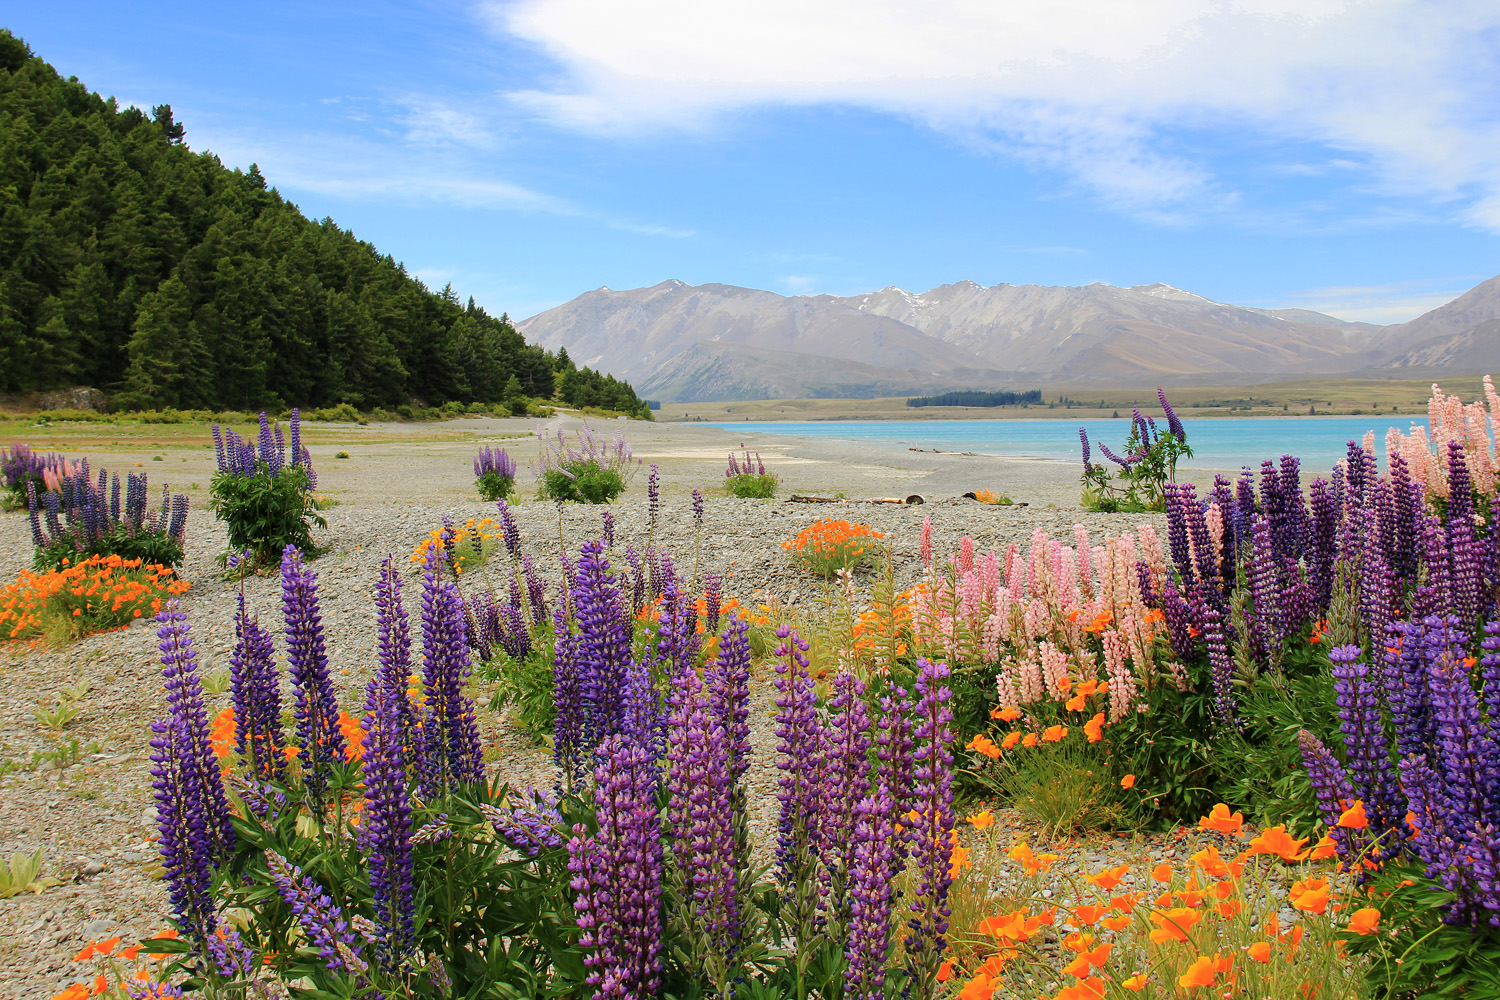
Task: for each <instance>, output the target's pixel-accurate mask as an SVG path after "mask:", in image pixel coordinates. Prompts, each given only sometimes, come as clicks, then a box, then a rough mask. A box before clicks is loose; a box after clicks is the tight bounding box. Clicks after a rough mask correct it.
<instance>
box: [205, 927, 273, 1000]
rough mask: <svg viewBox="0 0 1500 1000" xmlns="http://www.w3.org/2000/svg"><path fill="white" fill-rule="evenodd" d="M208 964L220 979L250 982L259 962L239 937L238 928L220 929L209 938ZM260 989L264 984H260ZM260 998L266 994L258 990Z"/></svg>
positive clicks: (207, 949) (206, 949)
mask: <svg viewBox="0 0 1500 1000" xmlns="http://www.w3.org/2000/svg"><path fill="white" fill-rule="evenodd" d="M204 950H205V951H206V952H207V958H208V961H209V964H210V965H212V966H213V969H214V971H215V972H216V973H218V975H219V978H220V979H224V980H227V981H229V982H252V981H253V980H254V978H255V970H256V968H257V967H258V966H259V964H260V962H259V960H258V958H257V956H256V954H255V949H253V948H251V947H250V945H249V944H247V943H246V942H245V939H244V938H243V937H241V936H240V932H239V929H238V928H235V927H226V928H221V930H220V932H219V933H217V934H214V935H212V936H210V937H209V939H208V941H207V946H206V948H205V949H204ZM260 985H261V987H263V986H264V984H260ZM257 992H258V994H259V995H260V996H266V993H264V992H262V991H260V990H258V991H257Z"/></svg>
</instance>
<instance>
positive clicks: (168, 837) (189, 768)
mask: <svg viewBox="0 0 1500 1000" xmlns="http://www.w3.org/2000/svg"><path fill="white" fill-rule="evenodd" d="M151 762H152V763H151V777H152V786H153V787H154V788H155V790H156V791H155V796H154V798H155V800H156V812H157V820H156V823H157V831H158V833H159V834H160V839H159V840H158V841H157V845H156V846H157V850H158V851H160V852H161V858H162V866H163V868H164V869H165V871H166V882H167V892H168V895H169V898H170V899H171V904H172V912H173V914H175V916H176V918H177V926H178V927H179V928H180V929H181V930H182V932H183V934H184V935H185V936H186V937H187V938H188V939H189V940H190V941H192V942H193V943H194V945H195V946H196V947H198V948H200V949H201V948H203V947H204V945H205V942H206V941H207V940H208V938H209V937H211V936H212V935H213V933H214V931H215V930H216V929H217V928H218V915H217V911H216V909H215V907H214V901H213V896H212V889H213V874H212V868H213V866H214V863H215V859H216V857H217V852H216V850H215V848H214V838H213V835H212V834H211V833H210V827H211V825H212V820H211V809H210V807H209V805H208V802H207V796H208V793H207V791H206V789H205V787H204V784H203V774H202V769H201V768H200V767H199V766H198V762H197V760H196V759H195V756H194V754H193V745H192V739H191V737H190V736H189V734H188V731H187V726H186V725H185V724H184V723H183V720H181V719H179V718H177V717H176V716H168V717H167V718H166V719H157V720H155V721H153V722H152V723H151Z"/></svg>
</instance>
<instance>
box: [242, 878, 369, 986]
mask: <svg viewBox="0 0 1500 1000" xmlns="http://www.w3.org/2000/svg"><path fill="white" fill-rule="evenodd" d="M265 858H266V868H267V869H268V870H269V871H270V873H271V882H272V884H274V885H275V887H276V891H277V893H278V894H279V895H280V896H281V898H282V900H283V901H284V902H285V903H286V905H287V906H288V907H290V908H291V911H292V914H293V915H294V916H295V917H296V918H297V922H298V923H299V924H301V925H302V930H303V933H305V934H306V935H307V938H308V940H309V941H310V942H311V943H312V945H313V947H315V948H317V949H318V954H319V956H321V957H322V959H323V962H324V964H326V965H327V966H328V968H329V970H330V971H333V972H339V971H344V972H348V973H350V974H351V975H354V976H361V975H362V974H363V973H365V972H366V971H368V969H369V966H368V965H366V964H365V962H364V959H363V958H362V957H361V955H360V952H361V950H362V948H361V945H360V942H359V940H358V938H357V937H356V936H355V935H354V933H353V932H352V931H351V930H350V928H349V922H348V921H347V920H345V919H344V911H343V908H342V907H340V906H337V905H335V904H334V902H333V899H332V898H331V897H330V896H329V895H328V893H327V892H325V891H323V887H322V886H320V885H318V883H317V882H315V881H313V879H311V878H310V877H308V876H306V875H304V874H302V869H301V868H300V867H298V866H297V865H294V864H292V863H291V862H290V861H288V860H287V859H286V858H285V857H283V856H282V855H280V854H278V853H277V852H276V851H266V852H265Z"/></svg>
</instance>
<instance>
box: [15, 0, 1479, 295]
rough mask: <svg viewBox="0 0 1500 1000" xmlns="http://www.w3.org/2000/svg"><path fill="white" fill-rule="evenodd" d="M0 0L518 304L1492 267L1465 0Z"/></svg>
mask: <svg viewBox="0 0 1500 1000" xmlns="http://www.w3.org/2000/svg"><path fill="white" fill-rule="evenodd" d="M7 6H8V7H9V10H6V11H5V12H4V14H3V17H0V24H3V25H4V26H6V27H9V28H10V29H11V30H13V31H15V32H16V33H17V34H19V35H21V36H22V37H23V38H25V39H26V40H27V41H28V42H29V43H30V44H31V46H32V48H33V49H34V50H35V51H36V52H37V53H38V54H39V55H41V56H42V57H43V58H45V59H47V60H49V61H50V62H51V63H53V65H55V66H56V67H57V68H58V70H59V71H60V72H62V73H63V74H64V75H76V76H78V77H79V78H80V79H81V80H82V81H83V82H84V83H85V84H87V85H88V86H89V87H90V88H92V89H94V90H97V91H99V92H101V93H104V94H106V95H110V94H112V95H115V96H117V97H118V98H120V99H121V100H122V101H127V102H133V103H136V104H140V105H142V106H144V107H150V106H151V105H153V104H158V103H170V104H171V105H172V106H173V109H174V111H175V112H176V115H177V118H178V120H179V121H181V122H183V123H184V124H185V125H186V126H187V140H188V143H189V145H191V146H192V147H193V148H194V149H197V150H204V149H208V150H212V151H213V152H215V153H217V154H218V155H219V156H220V157H221V158H222V159H223V160H224V161H225V163H227V164H229V165H231V166H240V167H248V165H249V164H250V163H252V162H256V163H258V164H260V167H261V170H262V172H263V173H264V174H265V175H266V177H267V178H268V179H269V180H270V182H271V183H272V184H274V185H276V186H277V187H278V188H279V189H280V190H281V192H282V193H283V194H284V195H286V196H287V197H288V198H290V199H291V200H293V201H295V202H296V203H297V204H298V205H299V206H301V208H302V209H303V211H304V212H306V213H307V214H308V215H310V216H314V217H318V218H321V217H323V216H331V217H332V218H333V219H334V220H335V221H337V222H338V223H339V224H340V225H343V226H345V227H347V228H350V229H352V230H353V231H354V232H355V233H357V234H358V235H359V236H361V237H362V238H364V239H367V240H370V241H371V242H373V243H374V244H375V245H376V246H377V247H378V248H379V249H380V250H381V251H382V252H387V253H390V254H392V255H394V256H395V257H396V258H398V259H400V260H404V261H405V262H406V263H407V266H408V267H409V268H410V269H411V270H412V271H413V272H414V273H416V274H417V275H419V276H421V277H422V278H423V279H424V280H425V281H427V282H428V284H429V285H432V286H433V287H441V286H442V285H443V284H445V283H447V282H450V281H451V282H452V283H453V285H454V287H455V289H456V290H457V291H458V292H459V293H460V294H461V295H470V294H472V295H474V296H475V298H476V299H478V300H479V301H480V302H481V303H482V304H484V305H485V306H486V307H488V308H489V309H491V310H492V311H494V312H497V313H498V312H509V313H510V314H511V315H512V316H513V317H515V318H518V319H519V318H524V317H526V316H529V315H531V314H533V313H535V312H538V311H540V310H542V309H546V308H549V307H551V306H553V305H556V304H558V303H561V302H564V301H566V300H567V299H570V298H572V297H573V296H575V295H577V294H579V293H581V292H583V291H586V290H588V289H590V288H597V287H598V286H600V285H608V286H610V287H612V288H630V287H636V286H640V285H650V284H655V283H657V282H659V281H662V280H665V279H667V278H678V279H681V280H683V281H687V282H690V283H694V284H697V283H702V282H712V281H719V282H726V283H730V284H738V285H747V286H751V287H756V288H766V289H770V290H773V291H777V292H783V293H800V292H806V293H831V294H838V295H845V294H854V293H857V292H862V291H868V290H871V289H875V288H880V287H883V286H886V285H899V286H901V287H903V288H906V289H908V290H912V291H921V290H924V289H927V288H930V287H932V286H934V285H938V284H942V283H945V282H950V281H958V280H962V279H965V278H967V279H970V280H974V281H978V282H981V283H983V284H987V285H988V284H995V283H997V282H1010V283H1016V284H1021V283H1040V284H1066V285H1079V284H1088V283H1090V282H1094V281H1103V282H1108V283H1111V284H1117V285H1132V284H1148V283H1151V282H1156V281H1164V282H1167V283H1169V284H1172V285H1177V286H1178V287H1181V288H1186V289H1189V290H1191V291H1194V292H1197V293H1199V294H1201V295H1206V296H1208V297H1210V298H1214V299H1218V300H1221V301H1226V302H1234V303H1239V304H1245V305H1260V306H1298V307H1305V308H1315V309H1322V310H1324V311H1327V312H1330V313H1332V314H1334V315H1338V316H1342V317H1345V318H1349V319H1364V320H1368V321H1371V322H1397V321H1400V320H1404V319H1408V318H1411V317H1412V316H1415V315H1417V314H1419V313H1421V312H1423V311H1425V310H1426V309H1429V308H1432V307H1434V306H1436V305H1438V304H1441V303H1442V302H1444V301H1447V300H1448V299H1450V298H1452V297H1454V296H1455V295H1457V294H1458V293H1460V292H1462V291H1463V290H1465V289H1467V288H1469V287H1471V286H1472V285H1474V284H1477V283H1478V282H1479V281H1481V280H1483V279H1485V278H1488V277H1492V276H1494V275H1496V274H1497V273H1500V4H1495V3H1493V0H1482V2H1481V0H1444V2H1443V3H1441V4H1430V3H1419V2H1411V3H1408V2H1406V0H1381V2H1369V3H1360V2H1353V0H1348V2H1346V0H1241V2H1239V3H1237V4H1234V5H1232V6H1231V5H1229V4H1226V3H1208V2H1203V0H1053V2H1049V3H1048V4H1022V3H1019V2H1018V0H1003V2H1002V0H992V2H975V0H929V2H925V3H923V4H913V3H909V2H897V0H715V2H714V3H703V2H702V0H632V2H631V3H620V2H619V0H515V2H471V3H460V2H443V0H429V2H410V3H400V4H397V3H387V2H383V0H369V2H361V3H357V4H355V3H343V2H319V3H315V4H309V3H305V2H299V3H277V2H271V3H257V4H251V5H227V4H204V3H201V2H198V3H150V2H142V3H133V4H119V3H69V2H66V0H60V2H52V3H32V4H10V5H7ZM1043 8H1045V9H1043Z"/></svg>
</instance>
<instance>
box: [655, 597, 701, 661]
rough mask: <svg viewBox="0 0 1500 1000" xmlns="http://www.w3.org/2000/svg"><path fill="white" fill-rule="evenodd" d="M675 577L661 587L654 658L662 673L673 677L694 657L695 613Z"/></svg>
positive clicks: (696, 635)
mask: <svg viewBox="0 0 1500 1000" xmlns="http://www.w3.org/2000/svg"><path fill="white" fill-rule="evenodd" d="M678 587H679V583H678V581H677V580H675V579H673V580H668V581H667V583H666V586H665V587H663V588H662V595H661V596H662V600H661V618H660V619H659V620H658V629H657V644H656V648H657V658H658V661H659V662H660V663H661V664H662V670H663V673H665V674H666V676H668V677H676V676H678V675H679V674H680V673H681V672H682V671H683V670H685V669H687V668H688V667H690V666H691V665H692V664H693V662H694V661H695V660H696V658H697V656H698V645H699V642H698V632H697V627H698V614H697V610H696V609H695V608H694V607H693V598H692V595H691V594H685V593H682V592H680V591H679V589H678Z"/></svg>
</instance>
